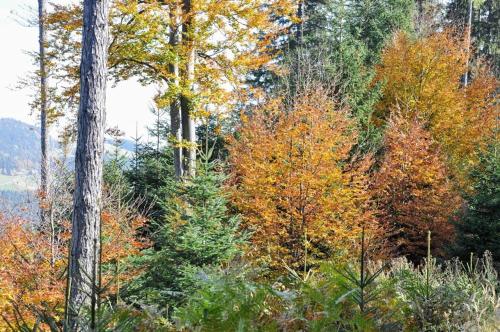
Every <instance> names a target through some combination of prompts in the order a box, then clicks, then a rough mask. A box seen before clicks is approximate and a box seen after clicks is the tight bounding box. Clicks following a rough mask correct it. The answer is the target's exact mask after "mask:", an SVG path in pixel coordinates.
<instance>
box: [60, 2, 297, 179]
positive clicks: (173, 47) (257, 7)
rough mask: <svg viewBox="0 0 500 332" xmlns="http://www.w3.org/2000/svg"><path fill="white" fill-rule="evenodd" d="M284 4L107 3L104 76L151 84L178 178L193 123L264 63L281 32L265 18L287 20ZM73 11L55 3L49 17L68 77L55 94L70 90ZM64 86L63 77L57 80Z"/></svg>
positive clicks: (221, 106)
mask: <svg viewBox="0 0 500 332" xmlns="http://www.w3.org/2000/svg"><path fill="white" fill-rule="evenodd" d="M292 3H293V1H292V0H273V1H264V0H243V1H235V0H224V1H215V0H203V1H188V0H186V1H178V0H164V1H136V0H135V1H114V2H113V4H112V7H111V19H110V26H111V35H112V36H113V39H112V40H111V43H110V47H109V63H108V65H109V69H110V72H109V74H110V76H111V77H112V78H113V79H114V80H115V81H116V82H118V81H121V80H126V79H128V78H131V77H136V78H138V79H139V80H140V81H141V82H142V83H144V84H155V85H158V86H159V87H160V92H159V93H158V95H157V96H156V98H155V101H156V104H157V106H158V107H159V108H169V109H170V117H171V119H170V120H171V125H170V129H171V135H170V136H171V137H170V141H171V144H172V145H173V146H174V166H175V170H176V175H177V177H178V178H180V177H182V175H184V173H185V171H187V174H188V175H189V173H191V171H193V168H194V158H195V152H196V145H197V143H196V136H195V129H196V128H195V125H196V122H195V121H196V119H199V118H201V117H204V116H206V115H207V110H208V111H209V112H210V113H212V114H214V113H216V114H217V113H224V112H225V111H227V110H228V109H229V108H230V107H231V105H233V104H234V103H235V102H237V101H239V100H240V99H241V98H242V96H243V95H244V91H245V90H244V89H242V88H243V87H244V84H243V83H244V75H245V73H247V72H248V71H250V70H253V69H256V68H260V67H261V66H265V65H268V64H269V63H270V60H271V57H272V56H271V55H270V54H269V53H268V52H264V50H265V49H266V47H267V46H268V45H269V43H270V41H271V40H272V39H273V36H274V35H275V34H276V33H277V31H279V30H281V29H284V28H286V27H284V26H281V25H280V24H279V22H276V21H274V20H273V16H275V15H282V16H287V15H290V14H289V12H290V11H293V8H294V6H291V4H292ZM80 13H81V7H80V6H78V5H73V6H66V7H65V6H58V7H56V9H55V11H54V13H53V14H52V15H51V18H50V22H51V25H50V26H51V29H52V31H54V37H55V39H54V41H53V42H52V45H53V50H54V54H56V59H57V61H56V62H57V63H58V68H57V70H56V71H57V72H58V73H61V75H63V74H64V73H66V75H67V78H69V83H68V85H67V89H66V90H65V91H64V93H63V94H65V95H68V96H74V95H75V94H76V93H77V91H78V89H77V88H76V86H77V85H78V83H77V81H76V80H75V79H74V78H75V73H78V66H77V65H78V64H77V63H74V60H73V59H74V57H75V55H76V54H77V53H78V50H79V48H80V44H79V42H78V38H77V36H78V35H79V34H80V31H81V20H80V17H81V15H80ZM64 81H65V82H68V79H66V80H64Z"/></svg>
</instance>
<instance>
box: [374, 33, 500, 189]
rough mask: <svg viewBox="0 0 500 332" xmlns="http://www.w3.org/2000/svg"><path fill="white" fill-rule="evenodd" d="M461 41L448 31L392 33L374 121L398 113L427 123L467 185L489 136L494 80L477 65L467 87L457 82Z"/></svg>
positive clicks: (381, 68)
mask: <svg viewBox="0 0 500 332" xmlns="http://www.w3.org/2000/svg"><path fill="white" fill-rule="evenodd" d="M463 45H464V44H463V39H462V38H460V37H457V35H456V34H455V33H454V32H453V31H449V30H448V31H444V32H440V33H435V34H433V35H431V36H429V37H426V38H422V39H418V40H412V39H410V37H408V36H406V35H404V34H402V33H398V34H396V35H395V37H394V39H393V42H392V44H391V45H390V46H389V47H388V48H387V49H385V50H384V52H383V54H382V61H381V64H380V66H379V67H378V69H377V79H378V80H379V81H383V82H385V86H384V94H383V98H382V100H381V102H380V103H379V104H378V105H377V111H376V120H375V121H376V122H378V123H379V124H382V123H383V122H384V121H386V120H387V118H388V117H389V116H390V114H391V113H394V112H397V113H400V114H401V115H402V116H403V117H404V118H406V119H409V120H411V121H413V119H417V120H418V121H419V122H421V123H422V124H423V125H424V126H426V127H428V128H429V131H430V133H431V135H432V137H433V139H435V140H436V141H437V142H438V143H439V145H440V146H441V149H442V151H443V152H444V155H445V156H446V158H445V160H446V162H447V164H448V165H449V167H450V169H451V171H452V173H453V175H454V176H455V178H456V179H457V181H458V185H459V186H460V187H462V188H465V187H467V181H468V180H467V173H468V171H469V170H470V167H469V166H470V165H474V164H476V162H477V158H478V157H477V156H478V152H480V151H482V150H484V149H485V148H486V146H487V143H488V141H489V140H491V138H492V134H493V128H494V124H495V120H494V118H495V115H494V114H495V98H494V92H495V89H496V88H497V87H498V82H497V81H496V80H495V78H494V77H492V76H491V75H488V74H487V72H486V71H485V70H481V69H479V70H478V71H477V72H476V73H475V75H474V80H473V81H472V82H471V84H470V85H469V86H468V87H463V86H462V85H461V82H460V79H461V76H462V75H463V73H464V72H465V70H466V65H465V64H466V58H467V54H466V53H465V51H464V47H463ZM411 121H410V122H411Z"/></svg>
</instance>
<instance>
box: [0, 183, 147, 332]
mask: <svg viewBox="0 0 500 332" xmlns="http://www.w3.org/2000/svg"><path fill="white" fill-rule="evenodd" d="M105 197H106V201H107V204H106V205H105V211H104V212H103V214H102V220H103V227H102V228H103V236H102V247H103V256H102V288H101V289H100V296H101V298H102V301H106V302H108V303H113V304H114V305H115V304H117V303H118V302H119V299H120V294H121V290H122V289H123V288H124V285H125V284H126V282H128V281H129V280H131V279H132V278H133V277H135V276H137V275H138V273H139V272H140V270H139V269H137V268H135V267H134V266H132V264H131V258H132V257H136V256H137V255H139V251H140V250H141V249H142V248H144V247H145V246H147V245H148V243H147V242H146V241H143V240H142V239H141V238H139V237H138V236H137V234H138V230H139V229H140V228H142V227H144V223H145V219H144V218H143V217H141V216H140V215H138V214H137V212H136V210H135V209H136V206H135V205H134V204H131V205H119V204H118V197H117V196H116V195H115V193H114V192H112V191H106V193H105ZM58 225H59V227H60V231H59V232H60V233H59V236H58V239H59V241H60V245H59V246H57V247H56V251H55V252H53V251H52V250H51V246H50V244H51V239H50V235H49V234H48V233H46V232H43V231H40V230H38V229H37V228H35V227H33V225H31V224H30V223H29V222H28V221H26V220H23V219H19V218H6V217H4V216H0V250H1V252H2V256H1V257H0V330H2V331H9V330H12V331H34V330H37V331H61V330H62V329H63V324H64V322H63V319H64V315H63V312H64V304H65V295H66V294H65V285H66V279H65V274H66V271H67V265H68V250H67V247H68V245H69V239H70V237H71V233H70V223H69V222H68V221H64V220H58ZM82 318H83V317H82ZM82 320H83V321H86V320H87V319H86V318H85V319H82Z"/></svg>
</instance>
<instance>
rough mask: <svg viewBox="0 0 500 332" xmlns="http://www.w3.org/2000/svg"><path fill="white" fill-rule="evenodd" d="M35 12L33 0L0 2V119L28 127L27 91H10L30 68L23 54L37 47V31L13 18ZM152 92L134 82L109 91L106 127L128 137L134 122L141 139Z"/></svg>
mask: <svg viewBox="0 0 500 332" xmlns="http://www.w3.org/2000/svg"><path fill="white" fill-rule="evenodd" d="M51 2H56V3H63V2H75V0H55V1H54V0H52V1H51ZM28 6H31V7H33V8H35V9H36V6H37V0H0V35H1V36H2V45H3V47H2V50H0V101H1V103H0V118H4V117H9V118H14V119H18V120H21V121H24V122H28V123H30V124H35V123H36V122H37V118H36V116H35V115H30V113H31V112H30V108H29V106H28V103H29V91H22V90H21V91H20V90H14V89H13V88H14V87H15V86H16V84H17V82H18V80H19V78H20V77H23V75H26V73H27V72H29V71H30V70H33V69H35V67H33V65H32V62H31V59H30V57H29V56H28V55H27V54H25V52H26V51H34V50H37V48H38V29H37V28H36V27H33V28H31V27H25V26H23V25H22V24H20V23H19V22H18V21H16V20H18V18H17V16H18V15H23V13H24V14H26V13H28V11H27V10H26V8H27V7H28ZM154 92H155V89H154V88H153V87H151V86H150V87H143V86H141V85H140V84H138V83H137V82H135V81H127V82H122V83H120V84H118V86H117V87H115V88H109V91H108V94H107V125H108V126H110V127H111V126H118V127H119V128H120V129H121V130H123V131H125V133H126V134H127V136H128V137H132V136H135V130H136V123H137V126H138V129H139V134H140V135H143V138H146V137H145V135H146V134H145V126H146V125H149V124H151V123H152V121H153V117H152V116H151V114H150V112H149V107H150V105H151V104H152V97H153V95H154Z"/></svg>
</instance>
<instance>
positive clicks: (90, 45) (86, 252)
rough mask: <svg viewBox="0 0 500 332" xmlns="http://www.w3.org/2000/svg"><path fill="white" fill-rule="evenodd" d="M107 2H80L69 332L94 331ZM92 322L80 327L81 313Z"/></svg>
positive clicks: (100, 0)
mask: <svg viewBox="0 0 500 332" xmlns="http://www.w3.org/2000/svg"><path fill="white" fill-rule="evenodd" d="M108 15H109V0H84V3H83V37H82V58H81V65H80V107H79V110H78V141H77V148H76V158H75V173H76V184H75V193H74V197H73V228H72V237H71V256H70V262H69V286H68V287H69V299H68V306H67V308H66V310H67V311H68V322H67V323H66V328H67V329H69V330H70V331H82V330H87V329H88V328H89V327H90V330H92V331H94V330H95V329H96V322H95V313H96V311H97V304H98V296H99V294H98V288H99V282H100V280H99V266H100V261H99V260H100V259H99V258H100V242H101V240H100V236H101V216H100V213H101V186H102V170H103V154H104V126H105V103H106V76H107V58H108V54H107V51H108V44H109V35H108ZM84 309H86V310H90V313H91V317H92V318H91V322H90V324H89V325H85V326H83V325H82V323H81V318H82V316H81V315H82V312H83V310H84Z"/></svg>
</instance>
